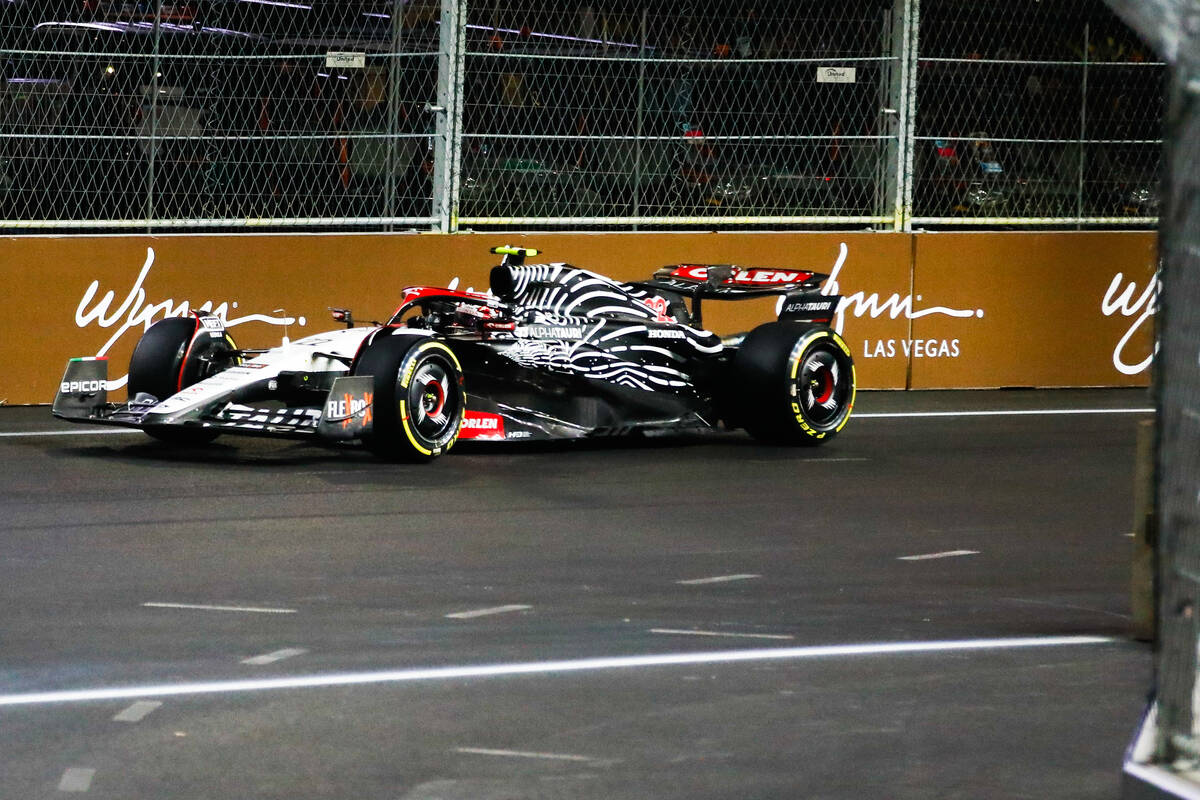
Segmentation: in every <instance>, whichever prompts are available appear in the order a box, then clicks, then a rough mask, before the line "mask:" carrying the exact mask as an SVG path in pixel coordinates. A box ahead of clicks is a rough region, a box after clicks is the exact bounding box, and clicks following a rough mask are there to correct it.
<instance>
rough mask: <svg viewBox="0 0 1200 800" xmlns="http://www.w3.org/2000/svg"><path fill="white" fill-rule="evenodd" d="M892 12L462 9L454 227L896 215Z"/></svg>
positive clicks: (853, 8) (843, 6) (854, 5)
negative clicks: (457, 216)
mask: <svg viewBox="0 0 1200 800" xmlns="http://www.w3.org/2000/svg"><path fill="white" fill-rule="evenodd" d="M889 14H890V11H889V9H887V8H885V7H883V6H881V5H880V4H879V3H878V2H854V1H853V0H849V1H841V2H836V3H834V2H810V3H805V4H802V5H797V4H782V3H775V4H773V5H772V4H758V5H756V6H754V5H751V4H745V5H741V4H737V5H735V6H733V7H729V6H723V5H722V6H718V5H716V4H713V3H688V2H680V3H663V4H658V5H655V6H653V7H651V6H648V5H643V6H641V7H637V6H635V5H633V4H625V7H623V8H621V7H618V8H617V9H613V10H608V9H603V8H599V7H595V6H590V5H588V6H582V7H580V6H571V5H570V4H560V3H553V2H545V1H544V0H543V2H537V1H536V0H534V2H530V1H529V0H525V2H511V3H507V4H504V6H503V7H501V6H500V5H499V4H497V5H479V6H473V7H472V9H471V13H470V16H469V24H468V36H467V42H468V45H467V68H466V76H467V83H466V87H465V111H464V115H463V127H464V134H463V153H464V155H463V165H462V176H463V180H462V196H461V209H462V215H463V219H462V222H463V224H473V225H480V224H495V223H498V222H499V223H507V224H523V225H529V224H545V223H561V224H579V223H580V222H583V223H585V224H609V225H611V224H619V225H638V224H652V225H680V224H684V225H686V224H704V225H708V224H714V223H715V224H729V223H732V222H737V221H750V220H752V219H755V220H760V219H761V218H764V217H772V218H774V221H775V222H778V223H785V222H813V221H818V220H820V219H821V218H826V219H828V220H829V221H838V222H845V223H855V222H857V223H883V222H887V221H890V219H889V218H888V215H889V214H890V213H891V206H892V203H891V202H890V201H889V200H887V198H885V197H884V194H883V193H884V189H885V187H886V181H885V180H884V167H885V164H886V156H887V150H888V145H889V141H890V142H891V144H892V146H895V137H894V136H890V135H889V134H888V132H886V131H884V130H882V128H883V125H881V119H880V109H881V108H884V107H886V106H887V105H888V102H887V94H888V91H889V88H890V86H889V84H888V79H889V78H890V75H891V72H892V70H893V69H894V68H895V66H896V64H897V62H898V60H899V56H898V52H899V51H898V48H893V46H892V42H891V33H892V26H891V24H890V21H889ZM893 52H895V53H896V54H893Z"/></svg>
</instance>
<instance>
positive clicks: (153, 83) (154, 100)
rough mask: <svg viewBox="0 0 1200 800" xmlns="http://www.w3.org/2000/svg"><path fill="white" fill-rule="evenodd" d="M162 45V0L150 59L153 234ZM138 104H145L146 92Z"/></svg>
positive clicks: (149, 164) (149, 186)
mask: <svg viewBox="0 0 1200 800" xmlns="http://www.w3.org/2000/svg"><path fill="white" fill-rule="evenodd" d="M161 45H162V0H157V2H155V4H154V51H153V57H152V58H151V59H150V141H149V142H148V147H147V159H148V161H147V165H146V166H147V168H146V233H153V231H154V225H153V224H152V222H151V220H153V219H154V160H155V158H156V157H157V155H158V75H159V73H160V72H162V68H161V64H162V59H161V57H160V55H159V53H160V49H161ZM138 102H139V103H141V102H145V90H143V92H142V97H140V98H138Z"/></svg>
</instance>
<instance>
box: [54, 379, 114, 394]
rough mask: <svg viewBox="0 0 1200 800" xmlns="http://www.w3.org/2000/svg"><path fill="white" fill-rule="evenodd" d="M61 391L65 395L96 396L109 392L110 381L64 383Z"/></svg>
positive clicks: (60, 388)
mask: <svg viewBox="0 0 1200 800" xmlns="http://www.w3.org/2000/svg"><path fill="white" fill-rule="evenodd" d="M59 390H60V391H61V392H62V393H63V394H96V393H97V392H107V391H108V381H101V380H93V381H63V382H62V385H61V386H60V387H59Z"/></svg>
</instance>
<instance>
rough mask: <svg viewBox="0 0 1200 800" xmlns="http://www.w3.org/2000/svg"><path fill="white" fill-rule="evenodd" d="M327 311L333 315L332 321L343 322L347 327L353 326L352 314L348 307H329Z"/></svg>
mask: <svg viewBox="0 0 1200 800" xmlns="http://www.w3.org/2000/svg"><path fill="white" fill-rule="evenodd" d="M329 313H330V314H332V315H333V321H334V322H344V323H345V324H346V327H347V328H353V327H354V315H353V314H351V313H350V309H348V308H330V309H329Z"/></svg>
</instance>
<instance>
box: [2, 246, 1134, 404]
mask: <svg viewBox="0 0 1200 800" xmlns="http://www.w3.org/2000/svg"><path fill="white" fill-rule="evenodd" d="M505 243H509V244H521V245H526V246H530V247H537V248H538V249H539V250H541V251H542V255H540V256H538V260H545V261H565V262H569V263H572V264H575V265H577V266H581V267H585V268H588V269H592V270H594V271H597V272H600V273H602V274H606V275H610V276H612V277H614V278H617V279H620V280H640V279H646V278H648V277H649V276H650V275H651V274H652V273H653V272H654V270H655V269H657V268H658V267H661V266H663V265H666V264H678V263H731V264H739V265H742V266H768V267H782V268H796V269H804V270H811V271H815V272H821V273H826V274H828V275H829V276H830V277H829V279H828V280H827V281H826V284H825V291H826V292H827V293H829V294H839V295H841V296H842V297H843V300H842V303H841V305H840V306H839V308H838V312H837V314H836V316H835V319H834V325H835V326H836V327H837V328H838V329H839V330H840V331H841V332H842V333H843V334H844V336H845V338H846V340H847V342H848V343H849V345H850V346H851V348H852V350H853V354H854V358H855V362H856V365H857V370H858V378H859V383H860V386H861V387H863V388H872V389H904V388H918V389H919V388H960V387H961V388H966V387H993V386H1127V385H1145V384H1146V383H1147V382H1148V380H1149V372H1148V370H1149V365H1150V357H1151V354H1152V347H1153V337H1152V326H1153V316H1154V310H1155V308H1156V300H1157V295H1156V285H1157V284H1156V279H1155V272H1154V267H1155V262H1156V256H1155V249H1154V245H1155V240H1154V236H1153V235H1152V234H1134V233H1066V234H1060V233H1053V234H1024V233H1011V234H973V233H972V234H967V233H964V234H927V235H926V234H922V235H917V236H911V235H903V234H880V233H821V234H805V233H744V234H737V233H729V234H726V233H721V234H716V233H704V234H692V233H688V234H682V233H661V234H660V233H621V234H567V233H554V234H537V235H514V234H496V235H491V234H486V235H485V234H466V235H458V236H444V235H436V234H398V235H390V236H387V235H371V234H363V235H353V234H347V235H307V236H306V235H297V236H164V237H145V236H130V237H95V238H87V237H81V238H53V237H24V238H19V239H17V238H14V239H9V240H7V241H6V242H5V244H4V247H5V251H6V259H5V262H4V264H3V266H2V267H0V276H2V280H3V284H4V286H5V287H6V289H7V296H8V297H9V300H10V303H11V306H10V307H11V308H14V309H20V310H21V313H20V314H10V315H8V316H6V317H5V318H4V320H3V321H2V322H0V364H3V365H4V370H3V371H2V372H0V400H3V401H6V402H7V403H10V404H28V403H48V402H49V401H50V400H51V399H52V398H53V396H54V391H55V387H56V386H57V384H58V380H59V378H60V376H61V374H62V369H63V366H64V364H65V363H66V361H67V359H68V358H71V357H74V356H107V357H109V358H110V368H109V375H110V377H111V379H112V385H113V389H114V390H115V391H116V393H117V396H119V395H120V388H121V387H123V386H124V384H125V365H126V364H128V361H129V357H130V354H131V353H132V351H133V346H134V344H135V343H136V342H137V339H138V337H139V336H140V335H141V333H142V332H143V331H144V330H145V329H146V328H147V327H148V326H149V325H150V324H151V323H152V322H154V321H156V320H158V319H162V318H164V317H167V316H179V315H182V314H186V313H188V312H189V311H190V310H192V309H197V310H203V311H207V312H211V313H213V314H215V315H217V316H220V317H222V318H223V319H225V320H226V324H227V325H228V327H229V328H230V332H231V333H232V335H233V337H234V339H235V340H236V341H237V342H238V344H239V345H241V346H243V347H265V346H272V345H275V344H278V343H280V341H282V340H283V339H284V338H285V337H287V338H293V339H294V338H298V337H300V336H304V335H307V334H309V333H315V332H319V331H321V330H325V329H327V328H332V327H336V323H335V322H334V321H333V320H332V319H330V317H329V312H328V308H329V307H330V306H335V307H340V308H351V309H353V311H354V317H355V319H358V320H364V321H365V320H372V319H374V320H384V319H387V317H388V316H389V315H390V314H391V313H392V311H393V310H394V309H395V307H396V305H397V304H398V302H399V299H400V296H401V292H402V289H403V288H404V287H405V286H409V285H415V284H432V285H446V284H449V283H453V284H455V285H457V286H458V287H459V288H476V289H484V288H485V287H486V286H487V281H488V271H489V269H490V267H491V266H492V265H493V264H494V263H495V261H496V257H495V256H493V255H491V254H489V253H488V248H490V247H493V246H495V245H498V244H505ZM774 318H775V300H773V299H762V300H751V301H739V302H711V303H708V304H706V305H705V314H704V322H705V326H706V327H708V328H710V329H712V330H715V331H716V332H718V333H722V334H730V333H735V332H738V331H744V330H748V329H750V328H752V327H754V326H755V325H757V324H760V323H762V322H765V321H768V320H770V319H774Z"/></svg>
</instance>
